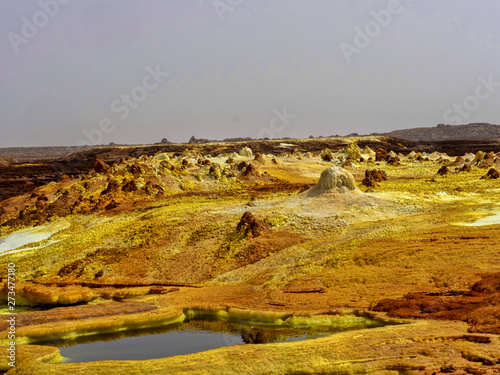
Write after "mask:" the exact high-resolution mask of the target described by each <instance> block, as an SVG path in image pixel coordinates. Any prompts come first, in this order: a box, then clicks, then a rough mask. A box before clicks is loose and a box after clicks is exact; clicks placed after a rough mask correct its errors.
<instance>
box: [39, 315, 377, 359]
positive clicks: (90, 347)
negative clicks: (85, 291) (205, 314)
mask: <svg viewBox="0 0 500 375" xmlns="http://www.w3.org/2000/svg"><path fill="white" fill-rule="evenodd" d="M380 325H383V324H380ZM380 325H378V326H380ZM360 328H366V327H352V328H349V329H360ZM345 330H346V329H345V328H344V329H339V328H335V327H315V328H291V327H283V326H270V327H262V326H258V327H253V326H250V325H246V324H238V323H231V322H228V321H224V320H191V321H188V322H184V323H181V324H175V325H170V326H168V327H164V328H157V329H142V330H139V331H127V332H123V333H115V334H112V335H99V336H92V337H87V338H85V337H83V338H79V339H77V340H67V341H60V342H47V343H45V344H46V345H54V346H57V347H59V348H60V351H61V355H62V356H63V357H66V358H68V360H67V361H66V362H89V361H100V360H141V359H155V358H164V357H169V356H174V355H181V354H190V353H196V352H201V351H205V350H210V349H215V348H219V347H223V346H231V345H240V344H263V343H271V342H291V341H300V340H307V339H314V338H318V337H326V336H329V335H331V334H333V333H335V332H339V331H345Z"/></svg>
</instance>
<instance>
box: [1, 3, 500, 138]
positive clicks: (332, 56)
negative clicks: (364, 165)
mask: <svg viewBox="0 0 500 375" xmlns="http://www.w3.org/2000/svg"><path fill="white" fill-rule="evenodd" d="M499 14H500V2H498V1H495V0H483V1H480V0H478V1H471V0H470V1H465V0H439V1H437V0H435V1H430V0H414V1H410V0H400V1H398V0H384V1H376V0H372V1H370V0H364V1H354V0H344V1H334V0H330V1H327V0H323V1H321V0H315V1H305V0H302V1H301V0H266V1H264V0H216V1H214V0H141V1H139V0H135V1H132V0H85V1H83V0H82V1H77V0H72V1H68V0H41V1H27V0H2V1H1V2H0V37H1V42H0V71H1V75H0V121H1V125H0V126H1V129H0V130H1V137H0V147H10V146H36V145H75V144H79V143H87V144H92V143H95V142H97V143H105V144H107V143H109V142H116V143H153V142H158V141H160V140H161V138H163V137H166V138H168V139H169V140H171V141H176V142H185V141H187V140H188V139H189V138H190V137H191V136H192V135H195V136H196V137H197V138H210V139H222V138H226V137H247V136H250V137H259V136H272V137H287V136H288V137H308V136H309V135H311V134H312V135H315V136H318V135H325V136H326V135H331V134H341V135H345V134H348V133H352V132H357V133H370V132H382V131H390V130H393V129H400V128H409V127H416V126H434V125H436V124H438V123H469V122H491V123H500V121H499V115H500V113H499V108H500V107H499V103H500V69H499V68H500V65H499V63H500V24H499V22H498V15H499ZM497 82H498V83H497ZM454 105H457V106H456V107H454ZM458 105H459V106H460V107H458Z"/></svg>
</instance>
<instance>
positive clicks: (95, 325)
mask: <svg viewBox="0 0 500 375" xmlns="http://www.w3.org/2000/svg"><path fill="white" fill-rule="evenodd" d="M202 317H211V318H218V319H222V320H228V321H238V322H240V323H243V324H254V325H285V326H289V327H292V328H293V327H297V328H298V327H312V326H332V327H343V328H348V327H354V326H356V327H357V326H360V327H366V328H370V327H373V326H383V325H390V324H402V323H408V322H409V320H404V319H392V318H391V319H389V318H387V317H386V316H385V314H383V313H371V312H370V313H367V312H360V311H358V310H350V311H344V312H338V311H337V312H335V311H333V312H329V313H323V314H294V313H286V312H277V311H266V310H251V309H241V308H236V307H227V306H226V307H211V308H210V307H185V308H181V307H173V306H169V307H160V308H157V309H155V310H151V311H146V312H141V313H136V314H133V313H132V314H126V315H110V316H102V317H97V318H87V319H79V320H66V321H57V322H53V323H46V324H39V325H35V326H24V327H18V328H17V330H16V343H17V344H18V345H27V344H33V343H36V342H42V341H51V340H71V339H76V338H78V337H83V336H92V335H99V334H108V333H116V332H123V331H128V330H136V329H144V328H157V327H162V326H168V325H171V324H176V323H182V322H184V321H185V320H186V319H194V318H202ZM10 341H11V340H9V339H8V338H7V331H2V332H0V345H10Z"/></svg>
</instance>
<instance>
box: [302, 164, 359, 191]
mask: <svg viewBox="0 0 500 375" xmlns="http://www.w3.org/2000/svg"><path fill="white" fill-rule="evenodd" d="M349 191H353V192H354V191H360V190H359V189H358V187H357V186H356V181H354V177H353V176H352V174H350V173H349V172H348V171H346V170H345V169H343V168H340V167H337V166H334V167H330V168H327V169H325V170H324V171H323V172H322V173H321V176H320V178H319V181H318V183H317V184H316V185H314V186H313V187H312V188H311V189H310V190H309V191H308V192H307V195H308V196H316V195H320V194H325V193H341V194H344V193H347V192H349Z"/></svg>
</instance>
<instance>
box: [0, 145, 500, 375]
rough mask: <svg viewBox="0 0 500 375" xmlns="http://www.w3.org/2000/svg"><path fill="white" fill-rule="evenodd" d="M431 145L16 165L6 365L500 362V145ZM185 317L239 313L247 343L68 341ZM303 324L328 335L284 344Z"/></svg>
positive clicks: (124, 153) (11, 165)
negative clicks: (115, 348) (118, 349)
mask: <svg viewBox="0 0 500 375" xmlns="http://www.w3.org/2000/svg"><path fill="white" fill-rule="evenodd" d="M422 147H423V146H422V145H417V144H414V143H409V142H406V143H404V142H401V141H399V140H397V139H393V138H388V137H382V136H380V137H378V136H373V137H350V138H338V139H332V138H328V139H315V140H290V139H288V140H283V141H267V142H266V141H261V142H246V143H244V142H241V143H238V142H236V143H231V144H225V143H211V144H203V145H194V144H193V145H168V146H164V147H160V146H157V147H153V146H144V147H114V148H113V147H108V148H100V149H92V150H85V151H81V152H79V153H76V154H73V155H71V156H68V157H63V158H59V159H57V160H53V161H47V160H44V161H39V162H36V161H31V162H20V161H16V160H13V159H10V158H4V159H2V160H3V161H2V163H3V164H2V165H1V168H0V173H1V174H3V176H2V178H3V180H2V181H3V182H2V181H0V182H2V183H3V185H2V186H4V187H5V190H4V192H3V193H2V194H3V196H2V198H6V199H4V200H3V201H0V277H1V283H2V285H1V288H0V289H1V298H2V307H3V308H2V314H3V315H2V319H1V322H0V326H1V332H0V341H1V342H0V344H1V345H2V346H3V347H2V351H3V352H9V350H12V349H11V348H12V347H14V349H15V352H16V366H15V367H12V366H9V363H8V359H7V358H5V356H2V362H0V366H1V369H2V370H3V371H7V370H8V372H7V374H9V375H14V374H68V373H71V374H99V373H102V374H107V373H116V374H186V373H189V374H358V373H365V374H440V373H457V374H494V373H500V336H499V335H500V245H499V242H500V194H499V193H500V179H499V173H498V171H499V170H500V153H498V152H497V151H498V150H492V149H487V148H483V149H470V150H468V149H467V148H466V147H465V146H464V144H461V145H460V147H462V148H459V149H456V150H455V152H453V153H452V152H448V154H447V153H444V152H439V151H433V150H425V149H423V148H422ZM471 151H472V152H471ZM495 152H497V153H495ZM30 171H33V172H30ZM37 171H40V176H38V175H37V173H38V172H37ZM43 171H49V172H50V173H49V172H47V173H49V175H50V176H48V175H47V174H45V175H44V173H45V172H43ZM47 176H48V177H47ZM49 177H50V178H49ZM22 181H24V182H26V183H24V182H23V183H22V184H21V182H22ZM40 181H41V182H40ZM9 277H10V278H9ZM12 286H15V287H14V288H12ZM9 292H13V293H10V294H9ZM9 297H11V298H9ZM9 302H13V303H10V304H9ZM12 313H15V315H14V314H12ZM13 316H15V323H11V322H12V317H13ZM197 319H198V320H200V319H205V320H200V321H203V322H205V323H196V322H197V321H198V320H197ZM189 324H191V325H193V324H195V325H196V324H202V325H203V327H204V329H208V328H207V327H212V328H210V329H216V330H217V331H218V332H219V333H220V334H221V335H222V333H224V332H226V333H227V332H229V331H231V329H232V327H233V328H234V326H236V325H237V326H238V327H239V328H238V329H239V330H240V331H238V332H240V336H241V337H242V339H243V341H244V342H245V343H239V344H237V345H230V344H229V343H228V341H229V339H227V340H226V344H227V345H220V347H217V348H212V349H209V350H201V351H198V352H192V353H190V354H184V355H168V354H166V355H164V356H161V357H159V358H144V359H134V358H132V357H127V358H122V359H120V360H113V361H112V360H111V359H112V358H107V359H106V358H104V359H102V360H90V361H70V360H68V359H67V357H65V356H64V352H63V349H64V348H65V347H68V346H69V347H71V346H72V345H84V344H82V340H84V341H85V340H86V341H85V342H87V343H88V342H91V341H92V340H93V338H96V337H101V336H102V335H103V334H107V335H111V336H109V337H112V338H113V340H114V339H117V338H120V337H125V336H127V335H128V333H130V332H133V333H134V335H136V336H141V335H142V337H146V336H147V337H149V336H148V335H152V333H151V332H152V330H153V331H154V330H157V331H155V332H159V331H161V330H164V331H165V330H167V331H175V330H177V329H182V327H183V325H187V326H189ZM12 327H14V330H13V328H12ZM242 327H243V328H242ZM191 328H192V327H191ZM271 329H272V330H274V331H270V330H271ZM280 330H281V331H280ZM295 330H312V331H315V332H321V334H320V335H319V336H316V337H315V338H309V337H306V339H300V340H288V341H286V342H284V341H283V340H281V339H280V337H282V336H284V335H288V334H293V332H294V331H295ZM14 331H15V333H14V336H15V337H14V338H12V337H9V335H12V334H13V332H14ZM278 331H279V332H281V333H279V334H277V333H276V332H278ZM312 331H311V332H312ZM162 332H163V331H162ZM233 332H234V330H233ZM241 332H243V333H241ZM270 332H273V333H270ZM301 332H303V331H301ZM304 332H305V331H304ZM113 335H114V336H113ZM305 335H306V336H307V334H305ZM109 340H111V339H109ZM102 341H105V340H102ZM110 342H111V341H110Z"/></svg>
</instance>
